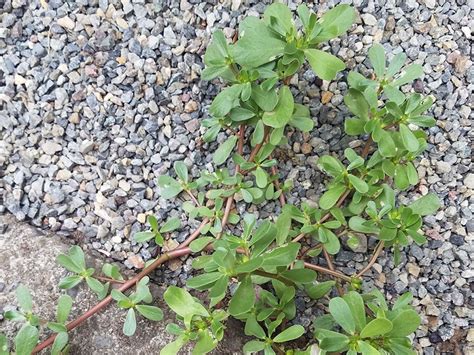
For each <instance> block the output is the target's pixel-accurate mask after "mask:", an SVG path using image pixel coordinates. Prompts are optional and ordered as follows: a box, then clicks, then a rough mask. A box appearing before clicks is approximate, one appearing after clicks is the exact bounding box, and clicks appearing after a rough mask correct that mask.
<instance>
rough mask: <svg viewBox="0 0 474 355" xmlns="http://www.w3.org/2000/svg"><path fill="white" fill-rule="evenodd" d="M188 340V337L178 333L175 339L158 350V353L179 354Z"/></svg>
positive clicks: (162, 354) (161, 354)
mask: <svg viewBox="0 0 474 355" xmlns="http://www.w3.org/2000/svg"><path fill="white" fill-rule="evenodd" d="M187 342H188V337H187V336H185V335H184V334H183V335H180V336H179V337H178V338H177V339H176V340H175V341H172V342H171V343H168V344H167V345H166V346H165V347H164V348H163V349H161V350H160V355H176V354H179V351H180V350H181V348H182V347H183V346H184V345H185V344H186V343H187Z"/></svg>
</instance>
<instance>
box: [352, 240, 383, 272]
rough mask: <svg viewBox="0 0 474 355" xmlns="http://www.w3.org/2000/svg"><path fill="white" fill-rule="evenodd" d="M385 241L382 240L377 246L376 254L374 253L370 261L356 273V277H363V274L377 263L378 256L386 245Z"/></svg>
mask: <svg viewBox="0 0 474 355" xmlns="http://www.w3.org/2000/svg"><path fill="white" fill-rule="evenodd" d="M384 244H385V243H384V241H383V240H381V241H380V242H379V243H378V244H377V246H376V247H375V250H374V254H373V255H372V257H371V258H370V260H369V263H368V264H367V265H366V266H365V267H364V268H363V269H362V270H361V271H360V272H359V273H358V274H357V275H356V277H361V276H362V275H364V274H365V273H366V272H367V271H369V270H370V268H371V267H372V266H373V265H374V264H375V262H376V261H377V258H378V257H379V255H380V253H381V252H382V250H383V247H384Z"/></svg>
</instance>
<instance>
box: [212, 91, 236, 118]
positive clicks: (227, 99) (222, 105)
mask: <svg viewBox="0 0 474 355" xmlns="http://www.w3.org/2000/svg"><path fill="white" fill-rule="evenodd" d="M241 92H242V86H241V85H239V84H236V85H232V86H230V87H228V88H225V89H224V90H222V91H221V92H220V93H219V94H218V95H217V96H216V97H215V98H214V101H212V104H211V106H210V107H209V112H210V113H211V115H213V116H214V117H224V116H225V115H227V114H228V113H229V112H230V110H232V109H233V108H234V107H236V106H237V105H238V104H239V98H240V93H241Z"/></svg>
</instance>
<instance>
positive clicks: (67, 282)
mask: <svg viewBox="0 0 474 355" xmlns="http://www.w3.org/2000/svg"><path fill="white" fill-rule="evenodd" d="M82 279H83V278H82V277H81V276H78V275H72V276H66V277H65V278H63V279H61V281H59V288H62V289H66V290H68V289H70V288H73V287H74V286H77V285H79V284H80V283H81V281H82Z"/></svg>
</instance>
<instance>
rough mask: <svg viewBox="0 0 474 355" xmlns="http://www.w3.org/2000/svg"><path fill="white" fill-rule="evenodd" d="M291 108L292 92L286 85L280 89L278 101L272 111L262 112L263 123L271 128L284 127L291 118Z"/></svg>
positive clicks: (292, 103) (292, 105)
mask: <svg viewBox="0 0 474 355" xmlns="http://www.w3.org/2000/svg"><path fill="white" fill-rule="evenodd" d="M293 108H294V100H293V94H292V93H291V91H290V88H289V87H288V86H283V87H282V88H281V89H280V92H279V94H278V103H277V105H276V106H275V108H274V109H273V111H271V112H265V113H264V114H263V116H262V120H263V123H264V124H266V125H267V126H270V127H273V128H281V127H284V126H285V125H286V124H287V123H288V122H289V121H290V120H291V118H292V114H293Z"/></svg>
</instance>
